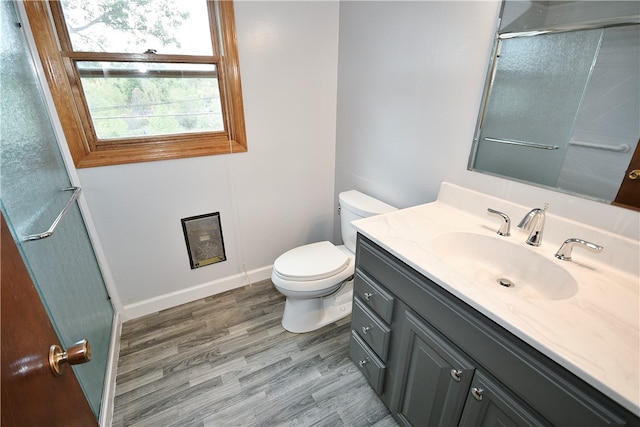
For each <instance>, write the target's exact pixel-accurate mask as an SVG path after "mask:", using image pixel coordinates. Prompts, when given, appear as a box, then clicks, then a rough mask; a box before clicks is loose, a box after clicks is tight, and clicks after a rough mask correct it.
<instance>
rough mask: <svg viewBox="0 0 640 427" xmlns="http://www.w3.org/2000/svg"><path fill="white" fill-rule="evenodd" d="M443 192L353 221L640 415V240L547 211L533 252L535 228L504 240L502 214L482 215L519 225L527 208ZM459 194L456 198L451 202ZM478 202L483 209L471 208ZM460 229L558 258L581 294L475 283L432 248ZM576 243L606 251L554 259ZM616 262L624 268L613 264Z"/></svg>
mask: <svg viewBox="0 0 640 427" xmlns="http://www.w3.org/2000/svg"><path fill="white" fill-rule="evenodd" d="M444 190H446V191H444V193H446V194H443V191H442V190H441V196H439V199H438V201H436V202H433V203H428V204H425V205H420V206H416V207H413V208H408V209H402V210H399V211H396V212H391V213H387V214H383V215H378V216H375V217H370V218H366V219H362V220H358V221H354V222H353V225H354V226H355V227H356V228H357V229H358V231H359V232H361V233H362V234H364V235H365V236H367V237H368V238H370V239H372V240H373V241H374V242H376V243H377V244H379V245H380V246H382V247H383V248H385V249H386V250H388V251H389V252H390V253H392V254H393V255H395V256H396V257H398V258H399V259H400V260H402V261H404V262H405V263H407V264H408V265H409V266H411V267H413V268H414V269H416V270H417V271H419V272H420V273H422V274H423V275H425V276H426V277H428V278H429V279H431V280H433V281H434V282H435V283H437V284H438V285H440V286H441V287H442V288H444V289H446V290H447V291H449V292H451V293H452V294H453V295H455V296H457V297H458V298H460V299H461V300H463V301H465V302H466V303H467V304H469V305H470V306H472V307H474V308H475V309H476V310H478V311H479V312H481V313H482V314H484V315H486V316H487V317H489V318H490V319H492V320H493V321H495V322H496V323H498V324H499V325H501V326H502V327H504V328H505V329H507V330H509V331H510V332H512V333H513V334H515V335H516V336H518V337H519V338H520V339H522V340H523V341H525V342H527V343H528V344H530V345H531V346H533V347H534V348H536V349H537V350H539V351H540V352H542V353H543V354H545V355H546V356H548V357H550V358H551V359H553V360H554V361H556V362H557V363H559V364H560V365H562V366H563V367H565V368H566V369H568V370H569V371H571V372H573V373H574V374H575V375H577V376H578V377H580V378H581V379H583V380H584V381H586V382H587V383H589V384H591V385H592V386H594V387H595V388H596V389H598V390H600V391H601V392H602V393H604V394H605V395H607V396H609V397H610V398H612V399H613V400H615V401H616V402H618V403H619V404H621V405H622V406H624V407H626V408H627V409H629V410H630V411H631V412H633V413H634V414H636V415H640V326H639V323H640V294H639V287H640V278H639V275H638V273H637V271H638V269H639V268H640V267H639V266H638V264H640V243H639V242H637V241H634V240H630V239H627V238H624V237H620V236H616V235H610V233H607V232H604V231H601V230H594V229H592V228H590V227H588V226H581V225H580V224H576V223H573V222H571V221H570V220H567V219H562V218H557V217H556V218H554V217H553V215H549V214H548V215H547V226H548V227H549V228H550V233H549V236H548V238H547V237H543V242H542V245H541V246H540V247H531V246H528V245H526V244H525V243H524V242H525V240H526V237H527V236H528V232H526V231H522V230H519V229H517V228H516V227H515V225H513V226H512V230H511V236H510V237H499V236H497V235H496V233H495V231H496V230H497V229H498V225H499V223H498V221H497V220H496V218H494V217H490V216H488V215H486V214H485V215H484V216H481V215H478V213H480V212H486V208H488V207H491V208H494V209H497V210H501V211H503V212H506V213H508V214H509V215H513V217H512V224H513V223H515V224H517V221H519V220H520V218H521V215H523V214H524V213H526V212H527V211H528V208H526V207H522V206H518V205H515V204H512V203H510V202H506V201H501V200H498V199H493V198H491V197H489V196H486V197H484V195H482V194H480V193H475V192H470V191H469V190H466V189H461V188H455V186H453V188H451V187H447V188H444ZM461 192H462V193H461ZM465 192H469V193H465ZM453 193H455V196H451V194H453ZM461 195H462V196H464V197H461ZM456 200H459V201H462V202H461V203H458V202H457V201H456ZM469 203H470V204H471V205H472V206H474V208H472V209H466V206H467V205H469ZM470 211H471V212H470ZM457 231H462V232H472V233H477V234H484V235H487V236H495V238H500V239H509V241H510V242H512V243H514V244H518V245H522V246H523V247H525V248H527V249H528V250H531V251H535V252H537V253H538V254H540V255H543V256H545V257H549V259H552V260H553V262H557V263H560V265H561V266H562V267H563V268H565V269H566V271H568V272H569V273H570V274H571V275H572V276H573V277H574V278H575V279H576V281H577V282H578V285H579V289H578V292H577V293H576V294H575V295H573V296H571V297H569V298H566V299H560V300H544V299H526V298H522V297H519V296H518V295H517V294H514V293H511V292H509V289H507V288H505V289H502V288H500V287H499V286H496V288H495V289H488V288H487V287H486V286H483V287H479V286H477V285H474V283H470V282H469V281H468V280H466V279H465V278H464V277H463V275H461V274H459V273H458V272H457V271H456V270H454V269H453V268H451V267H448V266H447V265H446V264H445V263H443V262H442V260H441V259H439V258H438V256H437V255H436V254H434V252H433V247H432V244H431V242H432V241H433V239H434V238H436V237H437V236H439V235H442V234H444V233H449V232H457ZM545 233H546V231H545ZM566 233H569V234H566ZM578 233H581V234H578ZM560 236H562V237H560ZM570 237H577V238H582V239H585V240H591V239H593V241H594V243H597V244H602V245H603V246H605V252H603V254H590V253H588V252H587V251H585V250H582V249H581V248H575V249H574V252H573V261H560V260H557V259H555V257H554V254H555V252H556V250H557V249H558V248H559V246H560V244H561V243H562V241H564V239H566V238H570ZM595 239H598V241H596V240H595ZM607 252H608V253H607ZM605 253H607V255H606V256H603V255H604V254H605ZM621 258H622V259H621ZM604 262H606V264H604ZM612 264H617V265H615V266H614V267H615V268H614V267H612Z"/></svg>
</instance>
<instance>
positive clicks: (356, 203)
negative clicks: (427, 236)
mask: <svg viewBox="0 0 640 427" xmlns="http://www.w3.org/2000/svg"><path fill="white" fill-rule="evenodd" d="M338 200H339V203H340V230H341V232H342V242H343V243H344V244H345V246H346V247H347V248H349V250H350V251H351V252H353V253H355V252H356V234H357V231H356V229H355V227H353V226H352V225H351V221H355V220H356V219H360V218H367V217H369V216H373V215H379V214H382V213H385V212H391V211H395V210H397V209H396V208H394V207H393V206H391V205H388V204H386V203H384V202H381V201H380V200H378V199H374V198H373V197H371V196H367V195H366V194H364V193H361V192H359V191H356V190H349V191H345V192H342V193H340V194H339V195H338Z"/></svg>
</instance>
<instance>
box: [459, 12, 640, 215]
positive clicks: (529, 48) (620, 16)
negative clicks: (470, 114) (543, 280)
mask: <svg viewBox="0 0 640 427" xmlns="http://www.w3.org/2000/svg"><path fill="white" fill-rule="evenodd" d="M639 23H640V3H638V2H626V1H621V2H616V1H593V2H592V1H587V2H585V1H569V2H564V1H549V2H526V1H511V0H507V1H504V2H503V7H502V11H501V14H500V25H499V30H498V34H497V37H496V44H495V48H494V52H493V58H492V61H491V65H490V69H489V72H488V77H487V87H486V89H485V95H484V102H483V104H482V105H483V107H484V108H483V109H481V111H480V114H479V117H478V127H477V129H476V133H475V138H474V144H473V150H472V153H471V157H470V162H469V167H470V169H473V170H476V171H480V172H486V173H490V174H494V175H499V176H502V177H507V178H511V179H515V180H519V181H522V182H526V183H531V184H534V185H539V186H544V187H547V188H554V189H558V190H560V191H565V192H569V193H573V194H577V195H582V196H585V197H588V198H591V199H595V200H601V201H604V202H613V201H615V200H616V196H617V194H618V192H619V189H620V186H621V183H622V182H623V180H624V179H625V178H626V177H627V176H628V175H629V170H630V169H629V168H630V167H632V168H636V167H633V165H630V162H631V160H632V157H633V154H634V152H635V150H636V149H637V147H638V140H639V139H640V119H639V118H640V72H639V68H638V64H640V25H638V24H639ZM636 157H638V156H636ZM636 169H640V166H638V167H637V168H636ZM634 184H637V185H636V187H638V189H640V182H634ZM621 203H622V202H621ZM637 203H639V204H640V200H637ZM623 204H628V203H623Z"/></svg>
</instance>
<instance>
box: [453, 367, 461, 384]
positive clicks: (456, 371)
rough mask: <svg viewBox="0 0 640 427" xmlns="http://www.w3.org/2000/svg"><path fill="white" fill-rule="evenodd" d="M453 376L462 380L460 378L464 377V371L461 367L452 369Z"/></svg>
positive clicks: (456, 379)
mask: <svg viewBox="0 0 640 427" xmlns="http://www.w3.org/2000/svg"><path fill="white" fill-rule="evenodd" d="M451 378H453V380H454V381H456V382H460V380H461V379H462V371H461V370H459V369H452V370H451Z"/></svg>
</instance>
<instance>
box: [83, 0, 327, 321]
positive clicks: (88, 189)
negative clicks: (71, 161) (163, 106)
mask: <svg viewBox="0 0 640 427" xmlns="http://www.w3.org/2000/svg"><path fill="white" fill-rule="evenodd" d="M235 8H236V23H237V31H238V43H239V51H240V68H241V75H242V85H243V95H244V105H245V119H246V125H247V136H248V146H249V151H248V153H242V154H233V155H221V156H209V157H199V158H191V159H181V160H170V161H159V162H149V163H137V164H130V165H119V166H108V167H100V168H90V169H80V170H78V174H79V178H80V180H81V184H82V187H83V190H84V194H85V196H86V199H87V202H88V205H89V209H90V211H91V214H92V217H93V219H94V222H95V227H96V229H97V232H98V234H99V236H100V240H101V242H102V246H103V249H104V253H105V254H106V258H107V262H108V265H109V268H110V270H111V274H112V276H113V281H114V283H115V286H116V288H117V292H118V294H119V297H120V299H121V300H122V303H123V305H124V311H125V316H128V317H135V316H139V315H143V314H146V313H149V312H152V311H156V310H158V309H163V308H167V307H170V306H174V305H178V304H180V303H184V302H187V301H190V300H192V299H196V298H200V297H203V296H207V295H211V294H214V293H218V292H222V291H224V290H227V289H231V288H234V287H238V286H241V285H244V284H247V283H250V282H252V281H257V280H263V279H266V278H268V277H269V276H270V273H271V264H272V263H273V261H274V259H275V258H276V257H277V256H278V255H280V254H281V253H283V252H284V251H285V250H288V249H290V248H292V247H295V246H297V245H300V244H303V243H309V242H312V241H316V240H322V239H330V238H331V236H332V233H333V215H334V204H333V193H334V159H335V110H336V89H335V88H336V85H337V83H336V80H337V49H338V39H337V37H338V3H335V2H263V1H256V2H253V1H240V2H236V7H235ZM218 211H219V212H220V217H221V220H222V229H223V235H224V242H225V246H226V254H227V261H225V262H221V263H218V264H213V265H210V266H206V267H201V268H199V269H195V270H191V269H190V266H189V260H188V255H187V251H186V246H185V241H184V237H183V233H182V228H181V223H180V219H181V218H185V217H189V216H194V215H199V214H204V213H208V212H218Z"/></svg>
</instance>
